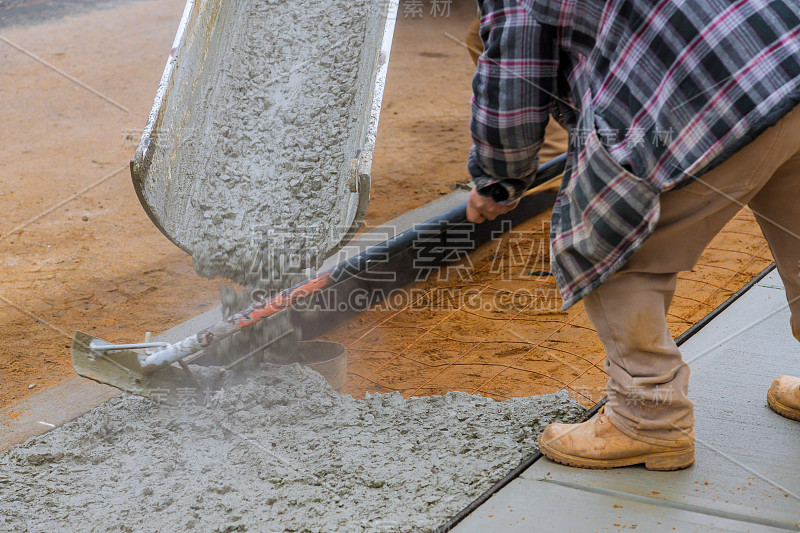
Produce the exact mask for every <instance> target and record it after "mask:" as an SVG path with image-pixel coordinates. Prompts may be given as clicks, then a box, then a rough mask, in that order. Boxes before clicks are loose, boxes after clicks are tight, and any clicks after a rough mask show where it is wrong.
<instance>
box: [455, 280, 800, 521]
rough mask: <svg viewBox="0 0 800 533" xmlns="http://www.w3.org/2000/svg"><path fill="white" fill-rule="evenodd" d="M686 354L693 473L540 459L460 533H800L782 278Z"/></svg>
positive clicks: (796, 349)
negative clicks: (781, 380)
mask: <svg viewBox="0 0 800 533" xmlns="http://www.w3.org/2000/svg"><path fill="white" fill-rule="evenodd" d="M681 350H682V352H683V354H684V358H685V360H686V361H687V362H689V364H690V366H691V369H692V378H691V380H692V381H691V389H690V397H691V398H692V399H693V401H694V402H695V414H696V434H697V443H696V448H697V452H696V463H695V464H694V466H692V467H690V468H688V469H686V470H681V471H677V472H649V471H647V470H645V469H644V467H639V466H637V467H629V468H621V469H616V470H583V469H576V468H568V467H564V466H561V465H558V464H556V463H553V462H551V461H549V460H548V459H546V458H542V459H539V460H538V461H537V462H536V463H534V464H533V466H531V467H530V468H529V469H527V470H526V471H525V472H523V473H522V474H521V476H520V477H519V478H517V479H516V480H514V481H513V482H511V483H510V484H509V485H507V486H506V487H505V488H503V489H502V490H500V491H499V492H498V493H497V494H495V495H494V496H493V497H492V498H491V499H489V500H488V501H487V502H486V503H485V504H484V505H482V506H481V507H479V508H478V509H477V510H476V511H474V512H473V513H472V514H471V515H470V516H468V517H467V518H465V519H464V521H462V522H461V523H460V524H459V525H458V526H457V527H456V528H455V529H454V530H453V531H455V532H458V533H471V532H481V533H482V532H487V531H491V532H498V533H499V532H505V531H559V532H560V531H569V532H584V531H586V532H589V531H629V530H636V531H643V532H648V533H649V532H656V531H667V532H670V531H679V532H687V531H689V532H693V531H698V532H709V531H737V532H738V531H742V532H744V531H752V532H759V531H800V422H795V421H792V420H788V419H786V418H783V417H781V416H779V415H777V414H775V413H773V412H772V411H771V410H770V409H769V407H768V406H767V402H766V393H767V389H768V388H769V386H770V383H771V382H772V380H773V379H774V378H775V377H777V376H779V375H781V374H793V375H800V345H798V343H797V341H796V340H795V339H794V338H793V337H792V336H791V332H790V330H789V310H788V307H787V305H786V298H785V296H784V292H783V287H782V284H781V281H780V278H779V277H778V274H777V272H775V271H773V272H772V273H771V274H770V275H768V276H767V277H765V278H764V279H762V280H761V282H760V283H758V284H757V285H755V286H753V287H752V288H751V289H750V290H748V291H747V292H746V293H745V294H744V295H742V296H741V297H740V298H739V299H738V300H737V301H735V302H734V303H733V304H732V305H731V306H730V307H729V308H728V309H726V310H725V311H723V312H722V313H721V314H720V315H719V316H717V317H716V318H714V320H712V321H711V322H710V323H709V324H708V325H707V326H706V327H705V328H703V329H702V330H700V331H699V332H698V333H696V334H695V335H694V336H693V337H691V338H690V339H689V340H688V341H686V343H684V344H683V346H682V347H681Z"/></svg>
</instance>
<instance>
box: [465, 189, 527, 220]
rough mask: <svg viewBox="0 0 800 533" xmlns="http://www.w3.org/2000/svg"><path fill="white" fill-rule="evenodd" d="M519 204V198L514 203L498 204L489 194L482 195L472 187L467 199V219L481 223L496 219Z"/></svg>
mask: <svg viewBox="0 0 800 533" xmlns="http://www.w3.org/2000/svg"><path fill="white" fill-rule="evenodd" d="M517 205H519V200H517V201H516V202H514V203H513V204H498V203H497V202H495V201H494V200H492V199H491V198H489V197H488V196H481V195H480V194H478V190H477V189H476V188H475V187H472V192H470V193H469V200H467V220H469V221H470V222H475V223H476V224H480V223H481V222H486V221H487V220H494V219H496V218H497V217H499V216H500V215H505V214H506V213H508V212H509V211H511V210H512V209H514V208H515V207H517Z"/></svg>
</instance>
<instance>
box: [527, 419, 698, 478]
mask: <svg viewBox="0 0 800 533" xmlns="http://www.w3.org/2000/svg"><path fill="white" fill-rule="evenodd" d="M539 450H540V451H541V452H542V453H543V454H544V455H545V456H546V457H547V458H548V459H551V460H553V461H555V462H557V463H561V464H562V465H567V466H577V467H578V468H615V467H618V466H630V465H636V464H640V463H644V467H645V468H647V469H648V470H678V469H681V468H686V467H687V466H691V465H692V463H694V443H693V442H690V441H687V444H685V445H683V446H680V447H670V446H659V445H657V444H650V443H647V442H642V441H640V440H636V439H633V438H631V437H629V436H627V435H626V434H625V433H623V432H622V431H620V430H619V429H617V428H616V427H615V426H614V424H612V423H611V421H610V420H609V419H608V417H607V416H606V414H605V407H603V408H602V409H601V410H600V412H599V413H598V414H597V418H594V419H592V420H588V421H586V422H583V423H582V424H550V425H549V426H547V428H545V430H544V432H543V433H542V435H541V436H540V437H539Z"/></svg>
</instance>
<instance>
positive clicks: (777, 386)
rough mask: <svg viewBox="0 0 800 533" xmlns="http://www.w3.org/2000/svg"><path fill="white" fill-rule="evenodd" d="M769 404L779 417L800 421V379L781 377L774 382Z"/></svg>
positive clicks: (768, 400) (768, 393)
mask: <svg viewBox="0 0 800 533" xmlns="http://www.w3.org/2000/svg"><path fill="white" fill-rule="evenodd" d="M767 403H768V404H769V406H770V407H771V408H772V410H773V411H775V412H776V413H778V414H779V415H781V416H785V417H786V418H791V419H792V420H798V421H800V378H796V377H794V376H781V377H779V378H778V379H776V380H775V381H773V382H772V386H771V387H770V388H769V391H767Z"/></svg>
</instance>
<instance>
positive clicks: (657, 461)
mask: <svg viewBox="0 0 800 533" xmlns="http://www.w3.org/2000/svg"><path fill="white" fill-rule="evenodd" d="M539 451H541V452H542V454H543V455H544V456H545V457H547V458H548V459H550V460H551V461H555V462H556V463H559V464H562V465H566V466H574V467H577V468H591V469H594V470H607V469H609V468H617V467H620V466H632V465H638V464H642V463H644V467H645V468H646V469H647V470H659V471H671V470H681V469H683V468H687V467H689V466H692V465H693V464H694V444H692V446H691V448H680V449H678V450H675V451H673V452H658V453H647V454H643V455H637V456H635V457H626V458H624V459H587V458H585V457H578V456H575V455H569V454H566V453H563V452H559V451H557V450H554V449H552V448H550V447H549V446H548V445H547V444H541V445H539Z"/></svg>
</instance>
